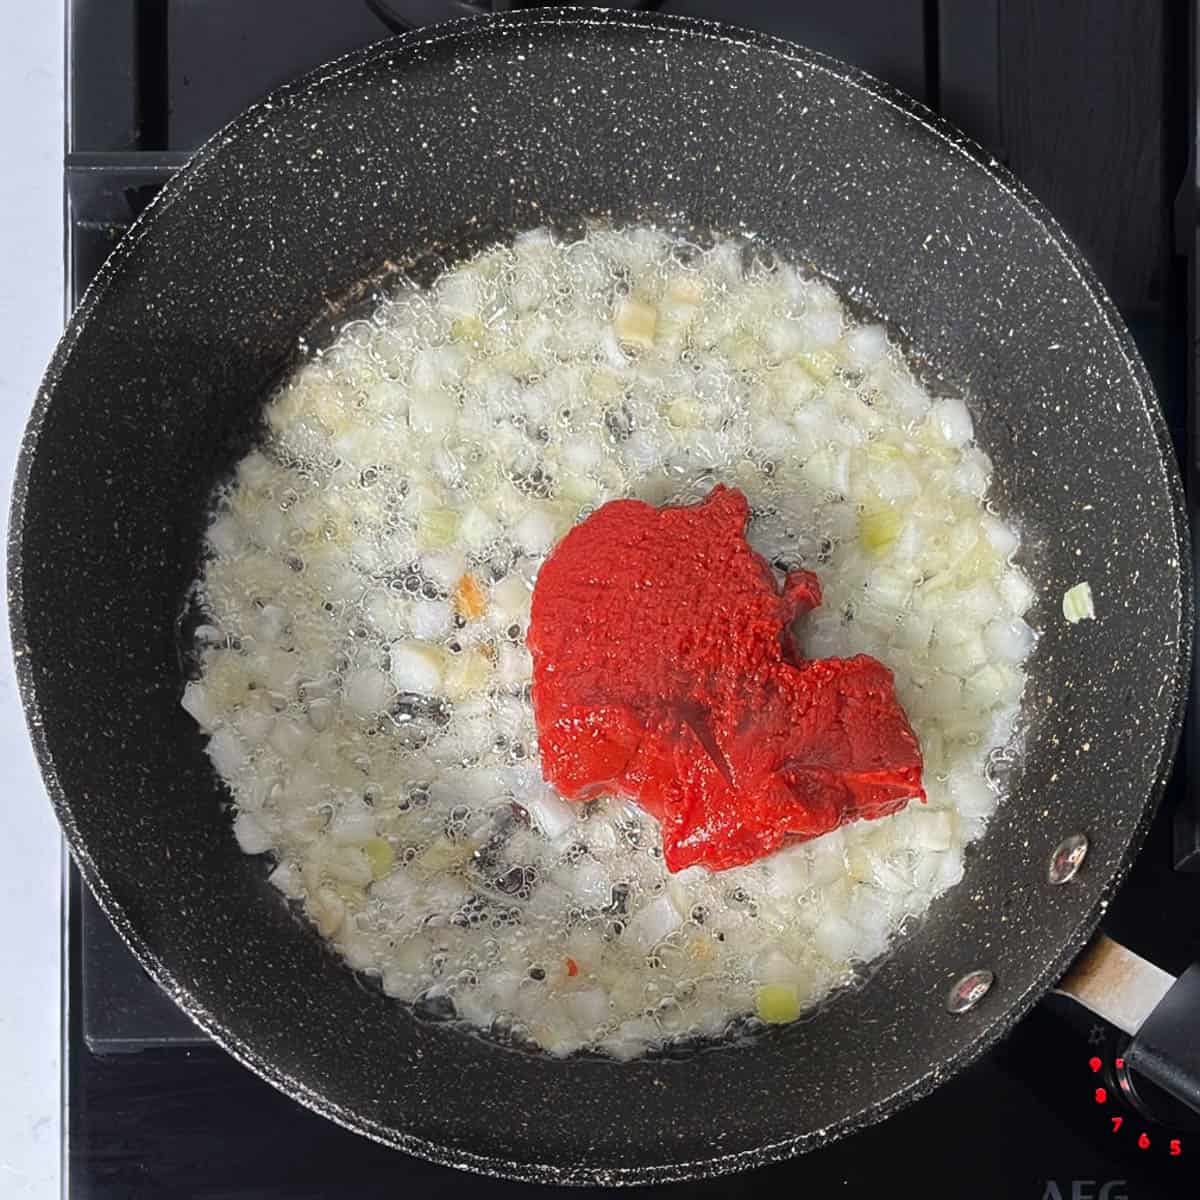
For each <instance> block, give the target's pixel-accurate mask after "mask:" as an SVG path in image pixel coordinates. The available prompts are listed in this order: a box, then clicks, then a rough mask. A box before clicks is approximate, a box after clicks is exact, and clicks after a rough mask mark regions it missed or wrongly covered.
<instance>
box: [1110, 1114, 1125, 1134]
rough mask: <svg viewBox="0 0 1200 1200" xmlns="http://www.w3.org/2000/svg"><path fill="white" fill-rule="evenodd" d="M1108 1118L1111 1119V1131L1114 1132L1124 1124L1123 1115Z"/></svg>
mask: <svg viewBox="0 0 1200 1200" xmlns="http://www.w3.org/2000/svg"><path fill="white" fill-rule="evenodd" d="M1109 1120H1110V1121H1112V1127H1113V1133H1116V1132H1117V1131H1118V1130H1119V1129H1120V1128H1121V1126H1122V1125H1124V1124H1125V1118H1124V1117H1109Z"/></svg>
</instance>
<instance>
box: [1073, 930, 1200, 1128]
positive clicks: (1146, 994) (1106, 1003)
mask: <svg viewBox="0 0 1200 1200" xmlns="http://www.w3.org/2000/svg"><path fill="white" fill-rule="evenodd" d="M1054 991H1055V992H1056V993H1058V994H1059V995H1063V996H1069V997H1070V998H1071V999H1072V1000H1074V1001H1075V1002H1076V1003H1078V1004H1082V1005H1083V1007H1084V1008H1086V1009H1087V1010H1088V1011H1089V1012H1093V1013H1095V1014H1096V1016H1098V1017H1102V1018H1103V1019H1104V1020H1106V1021H1108V1022H1109V1023H1110V1024H1111V1025H1115V1026H1116V1027H1117V1028H1118V1029H1120V1030H1123V1031H1124V1032H1125V1033H1127V1034H1129V1035H1130V1037H1131V1038H1132V1039H1133V1040H1132V1041H1131V1042H1130V1043H1129V1045H1128V1046H1127V1047H1126V1049H1125V1051H1124V1058H1125V1062H1126V1064H1127V1065H1128V1067H1129V1068H1130V1069H1131V1070H1133V1071H1136V1072H1137V1073H1138V1074H1139V1075H1141V1076H1143V1077H1144V1078H1145V1079H1148V1080H1150V1082H1151V1083H1154V1084H1157V1086H1158V1087H1160V1088H1162V1090H1163V1091H1164V1092H1167V1093H1168V1094H1170V1095H1171V1096H1174V1097H1175V1099H1176V1100H1178V1101H1180V1102H1181V1103H1183V1104H1186V1105H1187V1106H1188V1107H1189V1108H1191V1109H1194V1110H1195V1111H1196V1112H1200V964H1195V965H1193V966H1191V967H1189V968H1188V969H1187V970H1186V971H1184V973H1183V974H1182V975H1180V976H1179V978H1178V979H1176V978H1175V976H1173V975H1171V974H1169V973H1168V972H1167V971H1164V970H1162V969H1161V968H1159V967H1156V966H1155V965H1154V964H1153V963H1152V962H1148V961H1147V960H1146V959H1144V958H1142V957H1141V956H1140V955H1138V954H1135V953H1134V952H1133V951H1132V950H1129V949H1128V948H1126V947H1125V946H1122V945H1121V944H1120V943H1119V942H1114V941H1113V940H1112V938H1110V937H1108V936H1106V935H1105V934H1103V933H1101V934H1098V935H1097V936H1096V937H1095V938H1093V939H1092V941H1091V942H1089V943H1088V946H1087V949H1085V950H1084V952H1083V953H1082V954H1081V955H1080V956H1079V957H1078V958H1077V959H1076V960H1075V962H1074V964H1073V965H1072V967H1071V969H1070V970H1069V971H1068V972H1067V973H1066V975H1064V976H1063V978H1062V979H1061V980H1060V981H1059V983H1058V985H1057V986H1056V987H1055V988H1054Z"/></svg>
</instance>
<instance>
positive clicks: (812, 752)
mask: <svg viewBox="0 0 1200 1200" xmlns="http://www.w3.org/2000/svg"><path fill="white" fill-rule="evenodd" d="M749 513H750V507H749V504H748V503H747V501H746V497H745V496H743V495H742V493H741V492H739V491H736V490H735V489H732V488H727V487H725V486H723V485H722V486H717V487H715V488H713V490H712V491H711V492H710V493H709V494H708V496H707V497H706V498H705V499H704V500H703V501H702V502H701V503H699V504H695V505H688V506H679V507H665V508H655V507H653V506H652V505H649V504H644V503H643V502H642V501H640V500H614V501H612V502H611V503H609V504H605V505H604V506H603V507H602V508H600V509H599V510H597V511H596V512H595V513H594V514H593V515H592V516H590V517H588V519H587V520H586V521H584V522H583V523H582V524H580V525H577V526H576V527H575V528H574V529H572V530H571V532H570V533H568V534H567V536H566V537H565V538H563V540H562V541H561V542H560V543H559V544H558V546H556V547H555V549H554V551H553V552H552V553H551V555H550V556H549V558H548V559H547V560H546V562H545V563H544V564H543V566H542V569H541V571H540V572H539V574H538V579H537V586H536V587H535V589H534V593H533V609H532V615H531V620H530V626H529V637H528V644H529V649H530V651H531V652H532V654H533V709H534V716H535V718H536V720H537V728H538V740H539V743H540V747H541V758H542V772H543V774H544V775H545V778H546V781H547V782H548V783H550V784H552V785H553V786H554V787H555V788H557V789H558V791H559V792H561V793H562V794H563V795H564V796H566V797H567V798H568V799H571V800H587V799H590V798H592V797H595V796H599V795H602V794H606V793H609V794H611V793H614V792H617V793H621V794H623V795H626V796H629V797H631V798H632V799H634V800H635V801H636V802H637V803H638V804H640V805H641V807H642V808H644V809H645V810H646V811H647V812H649V813H651V814H653V815H654V816H655V817H657V818H658V820H659V822H660V823H661V825H662V839H663V853H664V857H665V860H666V864H667V867H668V868H669V869H670V870H671V871H679V870H682V869H683V868H684V867H688V866H691V865H693V864H696V863H698V864H700V865H702V866H705V867H708V868H709V869H711V870H721V869H723V868H726V867H735V866H739V865H741V864H742V863H748V862H753V861H754V860H755V859H757V858H761V857H763V855H766V854H770V853H771V852H772V851H773V850H776V849H778V848H779V847H780V846H781V845H783V844H784V843H785V842H791V841H801V840H805V839H807V838H813V837H817V836H818V835H820V834H822V833H827V832H829V831H830V830H831V829H836V828H837V827H838V826H839V825H843V824H845V823H846V822H848V821H853V820H856V819H858V818H868V819H870V818H875V817H882V816H887V815H888V814H890V813H894V812H896V811H898V810H899V809H901V808H903V807H904V805H905V804H906V803H907V802H908V801H909V800H910V799H911V798H913V797H919V798H921V799H922V800H923V799H924V796H925V793H924V791H923V790H922V788H921V750H920V747H919V745H918V743H917V739H916V737H915V736H914V734H913V731H912V729H911V728H910V726H909V724H908V720H907V719H906V717H905V715H904V712H903V710H902V709H901V707H900V705H899V703H898V702H897V700H896V695H895V690H894V688H893V684H892V675H891V672H890V671H888V669H887V668H886V667H884V666H883V665H882V664H881V663H879V662H877V661H876V660H875V659H873V658H869V657H867V656H866V655H858V656H857V657H855V658H846V659H841V658H830V659H813V660H804V659H802V658H801V657H800V655H799V652H798V650H797V648H796V645H795V643H794V641H793V639H792V633H791V628H790V627H791V623H792V621H793V620H794V619H795V618H796V617H797V616H799V615H801V614H803V613H806V612H808V611H809V610H810V609H812V608H815V607H816V606H817V605H818V604H820V602H821V585H820V581H819V580H818V579H817V577H816V576H815V575H814V574H812V572H810V571H793V572H791V573H790V574H789V575H788V576H787V579H786V580H785V582H784V583H783V585H782V587H780V586H779V585H778V584H777V583H776V580H775V576H774V575H773V574H772V572H771V569H770V567H769V566H768V565H767V563H766V562H765V560H764V559H763V558H762V557H761V556H760V555H758V554H757V553H755V551H754V550H752V549H751V548H750V546H749V544H748V543H747V542H746V538H745V528H746V521H747V519H748V517H749Z"/></svg>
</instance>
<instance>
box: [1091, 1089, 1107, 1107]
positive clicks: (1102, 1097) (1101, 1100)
mask: <svg viewBox="0 0 1200 1200" xmlns="http://www.w3.org/2000/svg"><path fill="white" fill-rule="evenodd" d="M1092 1095H1093V1096H1095V1098H1096V1103H1097V1104H1107V1103H1108V1093H1107V1092H1106V1091H1105V1090H1104V1089H1103V1088H1097V1089H1096V1090H1095V1091H1094V1092H1093V1093H1092Z"/></svg>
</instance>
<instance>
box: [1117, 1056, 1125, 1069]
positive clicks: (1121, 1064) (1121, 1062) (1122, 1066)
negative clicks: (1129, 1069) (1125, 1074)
mask: <svg viewBox="0 0 1200 1200" xmlns="http://www.w3.org/2000/svg"><path fill="white" fill-rule="evenodd" d="M1117 1070H1118V1071H1123V1070H1125V1060H1124V1059H1123V1058H1118V1059H1117Z"/></svg>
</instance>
